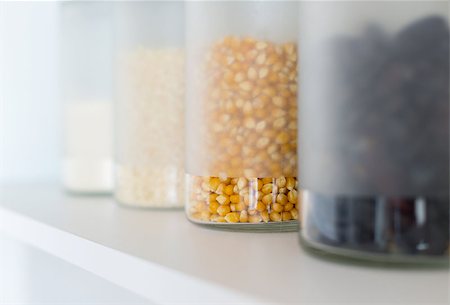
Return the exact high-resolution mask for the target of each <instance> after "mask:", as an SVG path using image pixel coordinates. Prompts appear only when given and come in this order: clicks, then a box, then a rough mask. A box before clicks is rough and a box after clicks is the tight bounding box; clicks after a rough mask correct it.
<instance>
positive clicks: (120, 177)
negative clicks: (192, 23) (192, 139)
mask: <svg viewBox="0 0 450 305" xmlns="http://www.w3.org/2000/svg"><path fill="white" fill-rule="evenodd" d="M115 23H116V24H115V28H116V39H117V42H116V58H115V60H116V67H117V70H116V73H115V76H116V78H115V79H116V82H115V87H116V95H117V98H116V109H115V112H116V113H115V117H116V121H115V123H116V137H117V138H116V160H115V163H116V174H115V177H116V178H115V197H116V200H117V201H118V202H119V203H121V204H124V205H128V206H136V207H154V208H174V207H181V206H183V201H184V199H183V198H184V91H185V86H184V4H183V2H181V1H178V2H176V1H174V2H171V1H167V2H164V1H149V2H139V1H133V2H128V3H127V2H124V3H118V4H117V5H116V14H115Z"/></svg>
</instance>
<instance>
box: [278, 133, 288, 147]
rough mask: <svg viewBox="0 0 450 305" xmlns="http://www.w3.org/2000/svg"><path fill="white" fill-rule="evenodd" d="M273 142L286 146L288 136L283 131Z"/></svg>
mask: <svg viewBox="0 0 450 305" xmlns="http://www.w3.org/2000/svg"><path fill="white" fill-rule="evenodd" d="M275 141H276V142H277V143H278V144H286V143H288V142H289V134H288V133H287V132H285V131H282V132H280V133H279V134H278V135H277V137H276V138H275Z"/></svg>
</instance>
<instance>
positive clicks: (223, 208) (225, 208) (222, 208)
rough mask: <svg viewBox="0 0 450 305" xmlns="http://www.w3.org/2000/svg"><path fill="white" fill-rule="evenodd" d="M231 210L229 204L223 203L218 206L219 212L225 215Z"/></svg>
mask: <svg viewBox="0 0 450 305" xmlns="http://www.w3.org/2000/svg"><path fill="white" fill-rule="evenodd" d="M230 212H231V209H230V206H229V205H221V206H219V207H218V208H217V214H219V215H220V216H225V215H227V214H228V213H230Z"/></svg>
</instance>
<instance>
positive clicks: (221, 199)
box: [216, 195, 230, 205]
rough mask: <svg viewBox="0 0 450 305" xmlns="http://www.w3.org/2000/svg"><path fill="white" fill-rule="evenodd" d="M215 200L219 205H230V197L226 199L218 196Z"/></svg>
mask: <svg viewBox="0 0 450 305" xmlns="http://www.w3.org/2000/svg"><path fill="white" fill-rule="evenodd" d="M216 200H217V202H218V203H220V204H221V205H225V204H228V203H230V197H228V195H219V196H217V198H216Z"/></svg>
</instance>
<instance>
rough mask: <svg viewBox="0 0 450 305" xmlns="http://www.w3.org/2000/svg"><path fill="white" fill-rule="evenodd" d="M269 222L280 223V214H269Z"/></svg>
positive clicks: (273, 212)
mask: <svg viewBox="0 0 450 305" xmlns="http://www.w3.org/2000/svg"><path fill="white" fill-rule="evenodd" d="M269 217H270V220H272V221H281V214H280V213H278V212H275V211H272V212H270V214H269Z"/></svg>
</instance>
